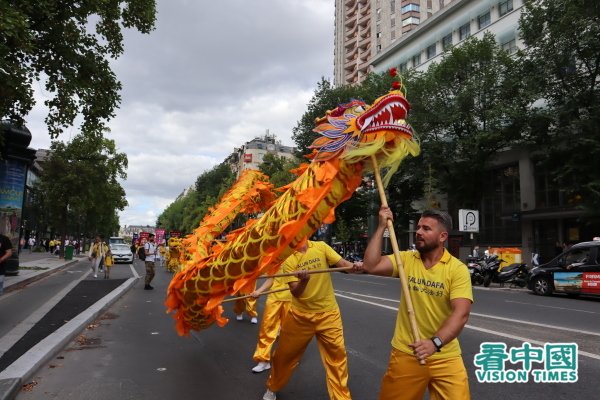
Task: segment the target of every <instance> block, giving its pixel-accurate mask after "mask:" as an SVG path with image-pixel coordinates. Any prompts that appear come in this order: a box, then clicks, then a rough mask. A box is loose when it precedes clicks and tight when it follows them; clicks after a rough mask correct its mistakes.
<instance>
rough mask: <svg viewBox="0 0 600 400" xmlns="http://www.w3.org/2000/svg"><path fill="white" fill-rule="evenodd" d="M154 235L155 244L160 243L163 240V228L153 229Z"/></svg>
mask: <svg viewBox="0 0 600 400" xmlns="http://www.w3.org/2000/svg"><path fill="white" fill-rule="evenodd" d="M154 235H155V236H156V237H155V238H154V241H155V242H156V243H157V244H161V243H164V242H165V230H164V229H155V230H154Z"/></svg>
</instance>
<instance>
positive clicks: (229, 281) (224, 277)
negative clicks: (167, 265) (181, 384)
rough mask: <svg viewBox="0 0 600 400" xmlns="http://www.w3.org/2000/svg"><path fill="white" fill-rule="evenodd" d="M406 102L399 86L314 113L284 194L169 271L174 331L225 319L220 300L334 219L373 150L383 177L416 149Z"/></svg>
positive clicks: (272, 267)
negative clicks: (305, 153)
mask: <svg viewBox="0 0 600 400" xmlns="http://www.w3.org/2000/svg"><path fill="white" fill-rule="evenodd" d="M394 87H397V86H394ZM409 109H410V106H409V104H408V102H407V100H406V99H405V98H404V96H403V94H402V92H401V91H399V90H392V91H390V92H389V93H388V94H386V95H384V96H382V97H380V98H378V99H377V100H375V101H374V102H373V104H372V105H371V106H367V105H366V104H365V103H364V102H362V101H359V100H352V101H351V102H349V103H346V104H342V105H340V106H338V107H337V108H336V109H334V110H331V111H329V112H327V115H326V116H325V117H322V118H319V119H318V120H317V121H316V123H317V125H316V128H315V132H317V133H319V134H321V135H322V136H321V137H319V138H318V139H317V140H315V141H314V142H313V144H312V146H311V147H312V148H313V154H312V155H311V156H310V157H311V158H312V162H311V163H310V164H309V165H307V166H304V172H303V173H302V174H301V175H300V176H299V177H298V178H297V179H296V180H295V181H294V182H292V183H291V184H289V185H288V186H287V190H286V191H285V193H283V194H282V195H281V196H280V197H279V198H278V199H277V200H276V201H275V202H274V203H273V205H272V206H271V208H269V209H268V210H267V211H266V212H265V213H264V214H263V215H262V216H261V217H260V218H259V219H257V220H253V221H250V222H249V223H248V224H247V226H246V227H244V228H242V229H239V230H238V231H236V232H234V233H232V234H230V235H229V236H228V240H227V242H226V243H225V244H223V245H222V246H217V247H215V248H213V250H212V252H211V253H210V254H208V255H207V256H206V257H195V258H194V261H193V262H188V263H187V265H186V267H185V268H184V269H183V270H182V271H180V272H178V273H177V274H176V275H175V276H174V277H173V279H172V281H171V283H170V285H169V288H168V291H167V300H166V302H165V305H166V306H167V309H168V312H171V311H175V313H174V315H173V316H174V318H175V320H176V329H177V332H178V333H179V334H180V335H188V334H189V332H190V330H200V329H203V328H206V327H208V326H210V325H211V324H212V323H214V322H215V321H216V322H217V324H218V325H220V326H223V325H224V324H226V323H227V321H228V320H227V319H226V318H224V317H223V316H222V313H223V308H222V306H221V305H220V304H221V301H222V300H223V299H224V298H225V297H226V296H228V295H232V294H234V293H236V292H238V291H240V290H243V288H244V287H245V286H252V285H254V282H255V280H256V279H257V277H258V276H260V275H262V274H264V273H272V272H274V271H276V270H277V269H278V267H279V265H280V264H281V263H282V262H283V261H284V260H285V259H286V258H287V257H288V256H289V255H290V254H291V253H292V252H293V251H294V249H295V248H297V247H298V245H299V244H300V243H301V242H302V241H303V240H304V239H305V238H307V237H309V236H310V235H312V234H313V233H314V232H315V231H316V230H317V229H318V228H319V226H320V225H321V224H323V223H331V222H333V221H334V219H335V217H334V210H335V207H337V206H338V205H339V204H340V203H341V202H343V201H345V200H347V199H348V198H350V197H351V196H352V194H353V193H354V191H355V190H356V188H357V187H358V186H359V185H360V183H361V180H362V174H363V173H365V172H369V171H372V169H373V166H372V163H371V157H372V156H373V157H375V158H376V160H377V163H378V164H379V165H380V166H382V167H386V168H388V171H387V174H386V176H385V177H384V181H385V182H386V183H387V182H389V179H390V178H391V176H392V175H393V173H394V172H395V171H396V170H397V169H398V167H399V165H400V162H401V161H402V160H403V159H404V158H405V157H406V156H407V155H409V154H411V155H413V156H416V155H417V154H418V153H419V144H418V142H417V141H416V140H414V138H413V132H412V129H411V127H410V125H408V124H407V123H406V121H405V119H406V115H407V113H408V111H409ZM199 240H201V239H199Z"/></svg>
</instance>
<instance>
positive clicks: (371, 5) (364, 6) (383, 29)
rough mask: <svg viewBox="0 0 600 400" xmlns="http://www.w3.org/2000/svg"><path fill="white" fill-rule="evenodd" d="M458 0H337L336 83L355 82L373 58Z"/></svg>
mask: <svg viewBox="0 0 600 400" xmlns="http://www.w3.org/2000/svg"><path fill="white" fill-rule="evenodd" d="M456 1H457V0H336V2H335V49H334V84H335V85H336V86H339V85H344V84H354V83H358V82H360V81H362V80H363V79H364V78H365V77H366V76H367V74H368V73H369V72H371V63H372V60H373V58H375V57H377V56H378V55H379V54H381V53H383V52H384V51H385V50H386V49H387V48H389V47H390V46H392V45H393V44H394V43H396V42H397V41H399V40H400V39H401V38H403V37H404V36H406V35H408V34H409V33H410V32H412V31H413V30H415V29H416V28H418V27H419V26H420V25H421V24H422V23H423V22H424V21H426V20H427V19H429V18H430V17H432V16H433V15H435V14H436V13H437V12H438V11H440V10H442V9H444V8H445V7H447V6H448V5H449V4H451V3H454V2H456Z"/></svg>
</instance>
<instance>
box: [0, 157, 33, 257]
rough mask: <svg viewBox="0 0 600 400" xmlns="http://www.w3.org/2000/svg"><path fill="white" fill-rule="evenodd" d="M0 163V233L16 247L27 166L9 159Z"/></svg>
mask: <svg viewBox="0 0 600 400" xmlns="http://www.w3.org/2000/svg"><path fill="white" fill-rule="evenodd" d="M0 163H1V164H2V165H0V233H2V234H3V235H5V236H7V237H8V238H9V239H10V241H11V242H12V244H13V248H15V249H17V248H18V241H19V231H20V227H21V216H22V215H21V214H22V211H23V210H22V207H23V191H24V190H25V178H26V175H27V166H26V165H25V164H24V163H23V162H18V161H15V160H10V159H9V160H0Z"/></svg>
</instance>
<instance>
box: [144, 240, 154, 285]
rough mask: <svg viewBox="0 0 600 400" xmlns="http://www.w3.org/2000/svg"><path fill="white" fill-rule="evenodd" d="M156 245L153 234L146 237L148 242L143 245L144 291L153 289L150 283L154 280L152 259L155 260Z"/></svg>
mask: <svg viewBox="0 0 600 400" xmlns="http://www.w3.org/2000/svg"><path fill="white" fill-rule="evenodd" d="M156 250H157V247H156V244H155V243H154V234H153V233H151V234H150V235H149V236H148V241H147V242H146V243H145V244H144V253H145V255H146V258H145V259H144V264H145V266H146V277H145V278H144V283H145V285H144V290H152V289H154V287H152V286H150V282H152V279H154V259H155V258H156Z"/></svg>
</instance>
